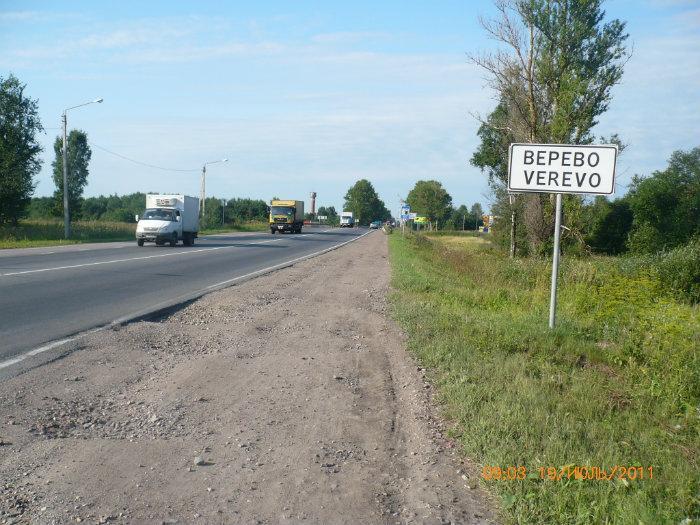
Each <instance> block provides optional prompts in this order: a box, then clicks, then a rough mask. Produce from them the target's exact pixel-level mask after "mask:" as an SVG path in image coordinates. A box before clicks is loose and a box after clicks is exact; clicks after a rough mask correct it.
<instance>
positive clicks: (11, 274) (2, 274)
mask: <svg viewBox="0 0 700 525" xmlns="http://www.w3.org/2000/svg"><path fill="white" fill-rule="evenodd" d="M281 240H282V239H272V240H269V241H259V242H251V243H248V244H244V246H255V245H257V244H265V243H268V242H277V241H281ZM240 247H241V246H240V245H238V246H214V247H213V248H200V249H199V250H189V251H186V252H173V253H162V254H158V255H144V256H143V257H131V258H129V259H113V260H111V261H99V262H93V263H83V264H71V265H68V266H56V267H54V268H39V269H36V270H22V271H19V272H8V273H0V277H10V276H13V275H26V274H28V273H40V272H53V271H56V270H69V269H72V268H83V267H86V266H99V265H102V264H114V263H120V262H129V261H141V260H144V259H155V258H158V257H172V256H174V255H189V254H191V253H200V252H210V251H214V250H225V249H230V248H240ZM78 251H81V250H78Z"/></svg>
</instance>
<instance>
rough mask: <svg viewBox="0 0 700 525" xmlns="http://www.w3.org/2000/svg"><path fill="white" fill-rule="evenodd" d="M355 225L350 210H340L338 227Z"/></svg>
mask: <svg viewBox="0 0 700 525" xmlns="http://www.w3.org/2000/svg"><path fill="white" fill-rule="evenodd" d="M354 226H355V217H353V215H352V212H351V211H342V212H340V227H341V228H352V227H354Z"/></svg>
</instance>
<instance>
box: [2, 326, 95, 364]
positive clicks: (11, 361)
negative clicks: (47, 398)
mask: <svg viewBox="0 0 700 525" xmlns="http://www.w3.org/2000/svg"><path fill="white" fill-rule="evenodd" d="M100 330H104V327H100V328H94V329H92V330H88V331H87V332H82V333H80V334H78V335H74V336H73V337H66V338H65V339H59V340H58V341H54V342H52V343H49V344H47V345H44V346H40V347H39V348H35V349H34V350H30V351H29V352H25V353H23V354H22V355H18V356H17V357H13V358H11V359H7V360H5V361H0V370H2V369H3V368H7V367H8V366H12V365H16V364H17V363H21V362H22V361H24V360H25V359H27V358H28V357H32V356H35V355H38V354H41V353H43V352H46V351H48V350H51V349H52V348H56V347H57V346H61V345H64V344H66V343H70V342H71V341H75V340H76V339H79V338H81V337H83V336H86V335H88V334H94V333H95V332H99V331H100Z"/></svg>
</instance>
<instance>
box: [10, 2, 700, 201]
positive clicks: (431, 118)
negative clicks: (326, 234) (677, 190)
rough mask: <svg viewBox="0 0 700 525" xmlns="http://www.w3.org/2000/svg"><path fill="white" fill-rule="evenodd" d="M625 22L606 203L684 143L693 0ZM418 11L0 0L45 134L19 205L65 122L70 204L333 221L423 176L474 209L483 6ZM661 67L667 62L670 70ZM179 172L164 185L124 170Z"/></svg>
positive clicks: (649, 9) (696, 99) (698, 36)
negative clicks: (277, 209)
mask: <svg viewBox="0 0 700 525" xmlns="http://www.w3.org/2000/svg"><path fill="white" fill-rule="evenodd" d="M603 7H604V9H606V11H607V15H606V19H610V18H619V19H621V20H622V21H625V22H627V32H628V33H629V34H630V38H629V40H628V45H629V48H630V49H631V50H632V56H631V58H630V60H629V62H628V63H627V65H626V67H625V74H624V76H623V79H622V82H621V84H620V85H618V86H616V87H615V88H614V90H613V99H612V102H611V104H610V109H609V111H608V112H607V113H605V114H604V115H602V117H601V118H600V123H599V124H598V126H596V127H595V128H594V133H595V135H596V136H609V135H610V134H612V133H619V134H620V137H621V138H622V140H623V142H625V143H626V144H628V147H627V149H626V151H625V152H624V153H623V154H622V155H621V157H620V159H619V160H618V173H619V177H618V185H617V189H616V193H615V197H619V196H621V195H623V194H624V193H625V192H626V190H627V186H628V185H629V182H630V180H631V178H632V176H633V175H635V174H639V175H642V176H648V175H650V174H651V173H652V172H653V171H655V170H659V169H663V168H665V166H666V164H667V160H668V158H669V156H670V155H671V153H672V152H673V151H676V150H689V149H691V148H693V147H696V146H698V143H697V123H698V122H700V60H699V59H698V58H697V56H696V50H697V49H698V48H700V31H698V29H700V2H697V1H683V0H647V1H645V2H632V1H631V0H623V1H616V2H607V3H604V5H603ZM440 8H441V9H440V10H437V9H435V6H427V5H420V4H408V5H402V4H401V3H399V2H388V3H383V4H382V5H381V6H375V5H373V4H370V3H369V2H359V3H355V4H353V5H340V6H338V5H327V4H324V3H317V2H305V3H303V4H299V5H294V6H290V5H288V4H285V3H282V2H270V3H266V4H265V5H262V6H257V5H256V6H252V5H248V4H245V3H238V2H237V3H234V4H229V5H225V6H221V5H218V4H216V3H213V2H204V3H198V4H197V6H190V5H189V4H186V3H183V2H173V3H166V2H154V3H149V4H146V5H142V4H136V3H135V2H125V3H122V4H120V5H118V6H110V8H105V7H102V6H94V5H92V4H90V3H88V2H75V3H71V4H70V5H67V6H57V5H52V4H51V3H49V2H18V1H10V2H5V3H4V7H3V8H2V11H0V27H2V29H3V30H2V31H1V34H2V36H0V46H1V47H2V49H3V54H2V57H0V70H2V71H3V73H2V76H7V75H8V74H9V73H13V74H14V75H16V76H17V77H18V78H19V80H20V81H21V82H22V83H24V84H26V85H27V88H26V91H25V93H26V94H27V95H28V96H30V97H31V98H34V99H38V101H39V113H40V115H41V119H42V124H43V125H44V127H45V128H46V133H45V134H43V135H42V137H41V143H42V145H43V147H44V151H43V154H42V158H43V167H42V170H41V173H40V174H39V176H38V177H37V178H36V179H35V181H36V182H37V187H36V191H35V194H34V196H37V197H40V196H50V195H51V194H52V193H53V190H54V186H53V182H52V178H51V162H52V161H53V142H54V140H55V138H56V136H58V135H59V134H60V129H59V128H58V126H59V125H60V115H61V112H62V111H63V109H65V108H66V107H70V106H72V105H75V104H80V103H82V102H85V101H88V100H93V99H95V98H97V97H103V98H104V103H103V104H100V105H95V106H94V107H86V108H80V109H78V110H74V111H71V112H69V113H68V127H69V130H70V129H82V130H84V131H85V132H87V134H88V139H89V140H90V142H91V143H92V153H93V156H92V161H91V164H90V176H89V179H88V185H87V187H86V189H85V194H84V195H85V196H86V197H89V196H98V195H112V194H115V193H116V194H118V195H124V194H128V193H134V192H138V191H142V192H148V191H155V192H158V193H166V192H175V193H186V194H190V195H199V175H200V172H201V166H202V164H203V163H204V162H209V161H212V160H217V159H220V158H222V157H227V158H228V159H229V162H228V163H227V164H220V165H215V166H210V167H208V168H207V194H208V195H209V196H212V197H218V198H227V199H230V198H256V199H257V198H259V199H263V200H265V201H266V202H268V201H269V200H270V198H272V196H273V195H277V196H281V197H283V198H287V197H288V198H295V199H299V200H301V199H303V200H305V201H308V195H309V193H310V192H311V191H316V192H317V194H318V198H317V206H335V208H336V210H338V211H340V210H341V209H342V204H343V196H344V195H345V192H346V191H347V189H348V188H349V187H350V186H352V185H353V184H354V183H355V182H356V181H357V180H359V179H362V178H366V179H368V180H369V181H370V182H372V184H373V185H374V187H375V189H376V190H377V192H378V194H379V196H380V198H381V199H382V200H384V202H385V203H386V205H387V207H388V208H389V209H390V211H391V212H392V214H396V213H397V210H398V207H399V198H400V197H404V198H405V196H406V194H407V193H408V191H410V189H411V188H412V187H413V185H414V184H415V182H416V181H418V180H429V179H434V180H438V181H440V182H441V183H442V184H443V186H444V187H445V189H446V190H447V191H448V192H449V193H450V195H451V196H452V198H453V205H454V206H455V207H458V206H459V205H461V204H465V205H467V206H471V205H472V204H474V203H475V202H480V203H481V204H482V206H483V207H484V210H485V211H486V210H489V208H490V203H489V199H488V194H489V188H488V181H487V177H486V175H485V174H482V173H481V172H480V170H479V169H478V168H475V167H473V166H471V165H470V164H469V159H470V157H471V155H472V153H473V152H474V150H475V148H476V146H477V145H478V140H477V136H476V131H477V129H478V126H479V122H478V120H477V119H476V118H474V116H473V115H477V114H478V115H481V116H484V117H485V116H487V115H488V113H490V111H491V110H492V109H493V108H494V107H495V104H496V101H495V100H494V93H493V92H492V91H491V90H490V89H489V88H488V87H486V81H485V80H484V78H483V77H484V73H483V72H482V71H481V70H479V69H478V68H477V67H476V66H474V65H472V64H470V63H469V61H468V59H467V55H468V54H469V53H479V52H482V51H486V50H489V49H493V43H492V42H491V41H490V40H488V39H487V38H486V35H485V32H484V30H483V29H482V28H481V27H480V26H479V23H478V17H479V16H484V17H486V18H488V17H490V16H491V15H492V14H493V11H494V9H493V4H492V2H487V1H482V2H478V3H472V4H469V5H463V4H462V3H460V2H456V1H448V2H444V3H441V4H440ZM669 57H673V60H669ZM106 150H109V151H111V152H114V153H116V154H118V155H121V156H123V157H128V158H131V159H135V160H137V161H139V162H142V163H147V164H152V165H155V166H160V167H166V168H173V169H180V170H187V169H189V170H192V171H191V172H189V173H185V172H182V171H181V172H167V171H162V170H159V169H155V168H149V167H146V166H142V165H138V164H134V163H132V162H129V161H127V160H124V159H123V158H120V157H119V156H116V155H113V154H110V153H108V152H107V151H106Z"/></svg>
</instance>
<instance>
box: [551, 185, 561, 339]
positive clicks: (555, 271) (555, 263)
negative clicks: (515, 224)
mask: <svg viewBox="0 0 700 525" xmlns="http://www.w3.org/2000/svg"><path fill="white" fill-rule="evenodd" d="M556 199H557V204H556V212H555V213H556V218H555V219H554V253H553V254H552V289H551V291H550V295H549V328H554V324H555V321H556V316H557V277H558V276H559V253H560V250H559V239H560V238H561V193H557V194H556Z"/></svg>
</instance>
